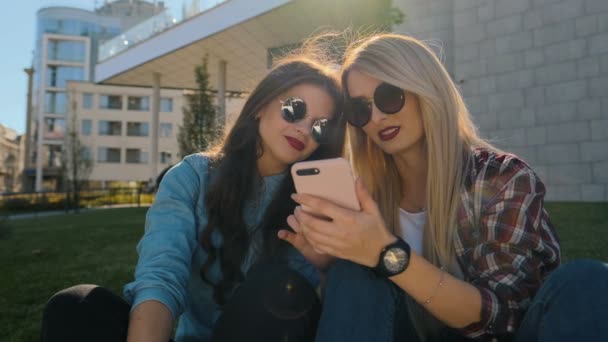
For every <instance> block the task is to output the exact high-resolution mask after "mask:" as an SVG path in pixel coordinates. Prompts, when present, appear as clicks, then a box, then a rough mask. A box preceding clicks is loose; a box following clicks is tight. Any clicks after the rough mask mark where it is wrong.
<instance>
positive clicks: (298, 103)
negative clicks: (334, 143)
mask: <svg viewBox="0 0 608 342" xmlns="http://www.w3.org/2000/svg"><path fill="white" fill-rule="evenodd" d="M281 115H282V116H283V119H284V120H285V121H287V122H289V123H296V122H299V121H302V120H303V119H304V118H305V117H306V102H304V100H302V99H301V98H298V97H290V98H288V99H287V100H285V101H281ZM329 129H330V121H329V119H319V120H316V121H315V122H313V124H312V127H311V129H310V135H311V136H312V138H313V139H314V141H316V142H317V143H318V144H323V143H326V142H327V138H328V136H329Z"/></svg>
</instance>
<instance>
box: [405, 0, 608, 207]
mask: <svg viewBox="0 0 608 342" xmlns="http://www.w3.org/2000/svg"><path fill="white" fill-rule="evenodd" d="M394 5H395V6H397V7H399V8H400V9H401V10H402V11H403V12H404V13H405V14H406V16H407V18H406V22H404V23H403V24H402V25H399V26H398V27H396V28H395V29H394V30H395V31H396V32H399V33H407V34H412V35H414V36H416V37H418V38H421V39H432V40H439V41H441V42H442V45H443V48H444V51H445V58H444V60H445V64H446V66H447V67H448V69H449V70H450V72H451V74H452V76H453V77H454V79H455V80H456V81H457V83H458V84H459V85H460V87H461V89H462V92H463V94H464V96H465V99H466V101H467V104H468V105H469V108H470V110H471V112H472V113H473V115H474V118H475V121H476V122H477V124H478V125H479V127H480V130H481V133H482V135H483V136H484V137H486V138H489V139H491V140H492V141H493V142H494V143H495V144H496V145H497V146H499V147H501V148H504V149H506V150H508V151H511V152H514V153H516V154H518V155H519V156H521V157H523V158H524V159H525V160H526V161H528V163H530V164H531V165H532V167H533V168H534V169H535V170H536V171H537V173H538V174H539V175H540V176H541V178H542V179H543V180H544V182H545V184H546V185H547V199H549V200H564V201H570V200H572V201H606V200H608V1H607V0H455V1H452V0H430V1H429V0H395V1H394Z"/></svg>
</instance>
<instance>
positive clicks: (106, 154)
mask: <svg viewBox="0 0 608 342" xmlns="http://www.w3.org/2000/svg"><path fill="white" fill-rule="evenodd" d="M97 161H98V162H100V163H120V148H115V147H99V148H98V149H97Z"/></svg>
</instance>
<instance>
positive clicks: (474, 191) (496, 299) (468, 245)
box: [455, 149, 560, 340]
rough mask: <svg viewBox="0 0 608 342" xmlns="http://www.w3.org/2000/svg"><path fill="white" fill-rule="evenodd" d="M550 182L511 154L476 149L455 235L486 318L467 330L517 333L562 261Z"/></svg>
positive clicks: (484, 335) (478, 334) (488, 336)
mask: <svg viewBox="0 0 608 342" xmlns="http://www.w3.org/2000/svg"><path fill="white" fill-rule="evenodd" d="M544 196H545V186H544V184H543V183H542V182H541V181H540V179H539V178H538V176H537V175H536V174H535V173H534V172H533V171H532V169H531V168H530V167H529V166H528V165H527V164H526V163H525V162H524V161H522V160H521V159H519V158H517V157H516V156H514V155H512V154H497V153H494V152H491V151H488V150H486V149H476V150H474V151H473V158H471V161H470V163H469V167H468V171H467V174H466V175H465V191H463V192H462V195H461V199H462V205H461V206H460V209H459V213H458V220H459V228H458V234H457V237H456V240H455V247H456V254H457V257H458V262H459V264H460V267H461V268H462V270H463V273H464V277H465V281H467V282H469V283H470V284H472V285H474V286H475V287H477V288H478V289H479V291H480V292H481V296H482V309H481V321H480V322H478V323H475V324H472V325H470V326H468V327H466V328H464V329H462V330H461V332H462V333H463V334H464V335H466V336H468V337H471V338H477V339H481V340H495V339H500V337H501V336H504V337H508V336H511V335H512V334H513V333H514V332H515V331H516V330H517V328H518V327H519V324H520V322H521V319H522V317H523V315H524V314H525V312H526V309H527V308H528V306H529V305H530V301H531V299H532V298H533V296H534V294H535V293H536V292H537V291H538V289H539V288H540V286H541V285H542V282H543V280H544V279H545V277H546V276H547V275H548V274H549V272H551V271H552V270H554V269H555V268H557V267H558V266H559V264H560V247H559V240H558V238H557V234H556V232H555V229H554V227H553V225H552V224H551V222H550V220H549V216H548V215H547V212H546V211H545V209H544V206H543V203H544Z"/></svg>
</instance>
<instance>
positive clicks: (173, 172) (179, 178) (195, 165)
mask: <svg viewBox="0 0 608 342" xmlns="http://www.w3.org/2000/svg"><path fill="white" fill-rule="evenodd" d="M212 159H213V158H212V157H211V156H209V155H207V154H204V153H194V154H191V155H188V156H186V157H184V158H183V159H182V160H181V161H180V162H179V163H177V164H175V165H173V166H172V167H171V168H170V169H169V170H168V171H167V172H166V174H164V175H163V176H162V182H159V183H160V188H161V189H162V185H163V183H165V184H167V183H180V184H181V183H183V184H186V183H188V184H191V186H194V185H197V186H204V185H205V184H206V183H207V179H208V174H209V168H210V164H211V163H212Z"/></svg>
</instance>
